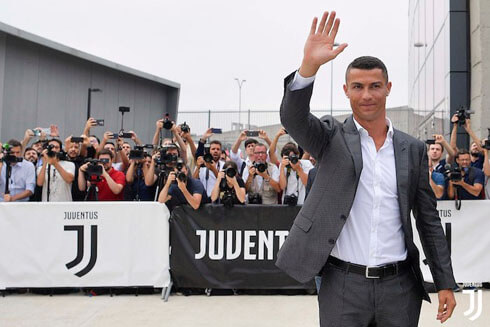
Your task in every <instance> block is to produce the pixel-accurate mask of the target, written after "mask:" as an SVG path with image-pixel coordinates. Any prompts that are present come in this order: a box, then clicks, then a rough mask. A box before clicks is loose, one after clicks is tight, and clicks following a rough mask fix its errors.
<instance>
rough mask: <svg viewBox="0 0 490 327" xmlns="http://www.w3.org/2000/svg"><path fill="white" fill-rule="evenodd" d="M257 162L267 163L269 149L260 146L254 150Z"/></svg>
mask: <svg viewBox="0 0 490 327" xmlns="http://www.w3.org/2000/svg"><path fill="white" fill-rule="evenodd" d="M254 157H255V162H260V163H265V162H266V160H267V148H266V147H265V146H262V145H258V146H256V147H255V149H254Z"/></svg>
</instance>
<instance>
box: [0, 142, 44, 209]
mask: <svg viewBox="0 0 490 327" xmlns="http://www.w3.org/2000/svg"><path fill="white" fill-rule="evenodd" d="M0 146H1V145H0ZM1 147H2V148H1V149H0V202H14V201H29V197H30V196H31V195H32V194H33V193H34V187H35V185H36V172H35V168H34V167H33V166H32V163H30V162H28V161H26V160H24V159H23V158H22V144H21V143H20V142H19V141H17V140H10V141H8V142H7V145H3V146H1ZM7 167H9V170H10V176H7ZM7 177H8V179H9V180H8V188H9V190H8V191H9V193H8V194H5V185H6V179H7Z"/></svg>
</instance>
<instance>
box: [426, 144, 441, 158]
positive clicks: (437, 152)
mask: <svg viewBox="0 0 490 327" xmlns="http://www.w3.org/2000/svg"><path fill="white" fill-rule="evenodd" d="M428 155H429V158H430V159H431V160H432V161H439V160H440V159H441V156H442V146H441V145H440V144H431V145H429V153H428Z"/></svg>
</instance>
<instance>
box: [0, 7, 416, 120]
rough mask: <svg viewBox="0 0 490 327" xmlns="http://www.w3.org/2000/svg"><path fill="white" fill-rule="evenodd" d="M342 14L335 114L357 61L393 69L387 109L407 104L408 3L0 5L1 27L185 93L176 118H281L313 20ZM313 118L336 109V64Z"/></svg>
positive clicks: (321, 80) (343, 104)
mask: <svg viewBox="0 0 490 327" xmlns="http://www.w3.org/2000/svg"><path fill="white" fill-rule="evenodd" d="M324 10H336V11H337V16H338V17H339V18H340V19H341V24H340V30H339V33H338V35H337V40H336V41H337V42H339V43H344V42H346V43H349V47H348V48H347V49H346V50H345V51H344V52H343V53H342V54H341V55H340V56H339V57H337V59H336V60H335V61H334V81H333V107H334V109H341V108H349V103H348V101H347V99H346V97H345V95H344V94H343V90H342V85H343V82H344V72H345V68H346V67H347V65H348V64H349V63H350V62H351V61H352V60H353V59H355V58H356V57H358V56H361V55H372V56H377V57H379V58H380V59H381V60H383V61H384V62H385V64H386V66H387V67H388V73H389V76H390V80H391V81H392V82H393V88H392V91H391V94H390V96H389V98H388V103H387V106H388V107H396V106H402V105H406V104H407V98H408V86H407V85H408V69H407V64H408V49H407V47H408V1H399V0H397V1H393V0H372V1H365V0H328V1H326V0H323V1H319V0H308V1H290V0H283V1H277V0H276V1H266V0H261V1H257V0H247V1H234V0H227V1H224V0H223V1H218V0H207V1H204V0H192V1H186V0H180V1H175V0H174V1H167V0H158V1H149V0H143V1H141V0H140V1H125V0H119V1H115V0H98V1H94V0H88V1H66V0H50V1H43V0H0V21H2V22H4V23H6V24H9V25H12V26H14V27H17V28H20V29H22V30H25V31H27V32H30V33H33V34H36V35H39V36H42V37H44V38H47V39H50V40H53V41H56V42H59V43H62V44H64V45H67V46H69V47H73V48H76V49H78V50H81V51H84V52H87V53H90V54H92V55H95V56H98V57H102V58H104V59H108V60H110V61H113V62H116V63H118V64H122V65H125V66H129V67H131V68H134V69H137V70H141V71H143V72H146V73H149V74H153V75H156V76H159V77H163V78H166V79H169V80H172V81H175V82H178V83H180V84H181V94H180V103H179V110H208V109H211V110H213V109H214V110H237V108H238V86H237V83H236V81H235V80H234V78H235V77H238V78H240V79H246V80H247V81H246V82H245V83H244V85H243V88H242V110H246V109H249V108H250V109H252V110H277V109H279V105H280V102H281V98H282V88H283V78H284V77H285V76H287V75H288V74H289V73H290V72H292V71H294V70H295V69H297V68H298V67H299V65H300V63H301V58H302V54H303V46H304V42H305V40H306V37H307V34H308V32H309V28H310V25H311V21H312V19H313V17H314V16H321V15H322V13H323V11H324ZM311 106H312V108H313V109H327V108H330V64H327V66H326V67H322V69H321V70H320V72H319V74H318V75H317V80H316V82H315V92H314V95H313V99H312V103H311Z"/></svg>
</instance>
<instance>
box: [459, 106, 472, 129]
mask: <svg viewBox="0 0 490 327" xmlns="http://www.w3.org/2000/svg"><path fill="white" fill-rule="evenodd" d="M474 113H475V112H474V111H471V110H469V109H467V108H465V107H463V106H461V107H460V108H459V110H458V111H456V115H457V116H458V125H459V126H463V125H464V124H465V123H466V119H470V116H471V114H474Z"/></svg>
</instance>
